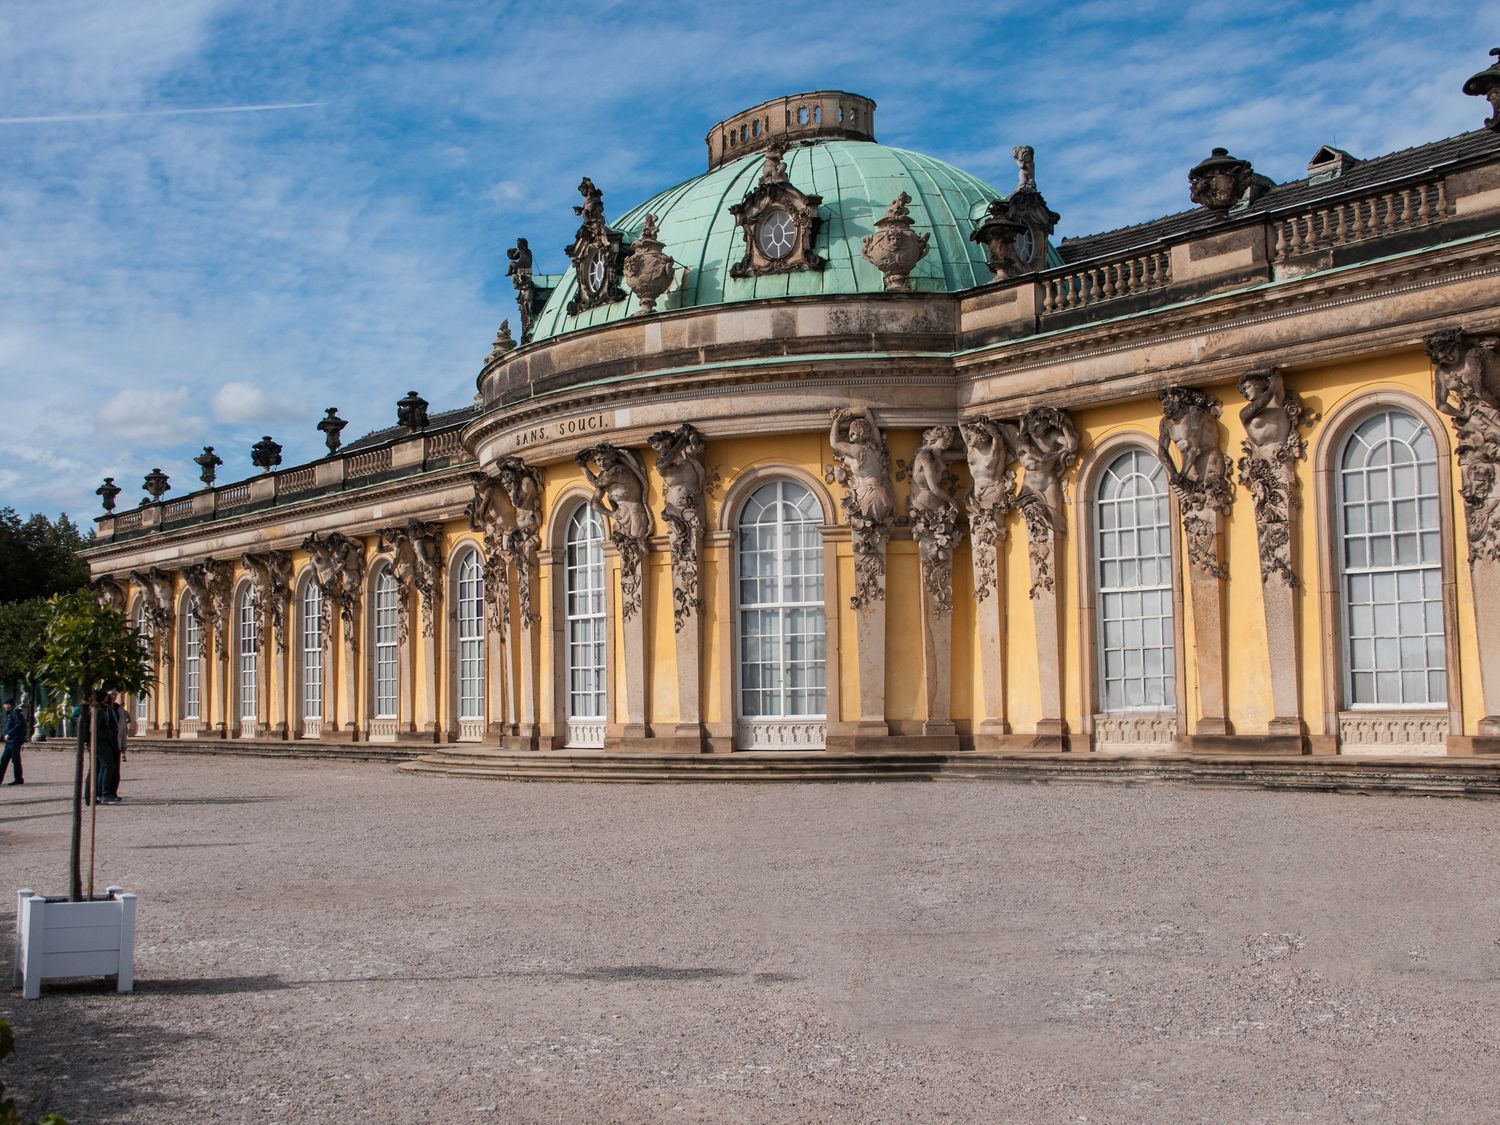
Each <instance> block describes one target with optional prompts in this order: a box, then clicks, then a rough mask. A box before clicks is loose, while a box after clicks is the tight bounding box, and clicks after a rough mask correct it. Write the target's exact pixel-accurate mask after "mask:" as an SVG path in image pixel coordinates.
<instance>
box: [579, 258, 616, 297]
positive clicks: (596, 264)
mask: <svg viewBox="0 0 1500 1125" xmlns="http://www.w3.org/2000/svg"><path fill="white" fill-rule="evenodd" d="M608 273H609V251H607V250H605V249H603V248H602V247H601V248H600V249H598V250H594V251H593V252H591V253H590V254H589V255H588V257H586V258H584V260H583V277H582V278H580V280H581V281H582V283H583V288H584V291H585V292H587V293H588V294H589V295H590V296H591V297H597V296H598V295H599V294H601V293H603V292H604V279H605V276H606V275H607V274H608Z"/></svg>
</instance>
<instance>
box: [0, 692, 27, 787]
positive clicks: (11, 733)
mask: <svg viewBox="0 0 1500 1125" xmlns="http://www.w3.org/2000/svg"><path fill="white" fill-rule="evenodd" d="M4 737H5V753H4V754H0V781H4V780H5V771H6V770H7V769H9V768H10V766H11V763H15V774H16V776H15V778H14V779H13V780H12V781H11V784H12V785H25V784H26V779H25V778H24V777H22V771H21V743H23V742H25V741H26V716H25V715H24V714H22V712H21V709H20V708H19V707H17V706H16V704H15V701H14V700H12V699H7V700H6V701H5V735H4Z"/></svg>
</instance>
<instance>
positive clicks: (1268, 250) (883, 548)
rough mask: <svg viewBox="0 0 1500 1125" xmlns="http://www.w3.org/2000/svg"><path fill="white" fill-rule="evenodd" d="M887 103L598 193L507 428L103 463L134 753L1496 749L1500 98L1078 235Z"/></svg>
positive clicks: (441, 421)
mask: <svg viewBox="0 0 1500 1125" xmlns="http://www.w3.org/2000/svg"><path fill="white" fill-rule="evenodd" d="M1497 91H1500V63H1497V64H1496V66H1495V67H1492V68H1491V69H1490V70H1487V71H1483V72H1481V73H1479V74H1476V75H1475V76H1474V78H1473V79H1471V80H1470V82H1469V83H1468V84H1467V85H1466V87H1465V92H1468V93H1474V94H1479V95H1482V96H1486V97H1488V98H1490V100H1491V101H1492V102H1495V103H1496V105H1497V106H1500V92H1497ZM1457 96H1458V94H1457V92H1456V91H1455V97H1457ZM875 109H876V107H875V103H874V102H872V101H871V100H869V99H868V98H864V97H860V96H858V95H854V94H849V93H843V92H839V91H819V92H816V93H808V94H801V95H797V96H793V97H787V98H778V99H776V100H774V101H769V102H766V103H764V104H762V105H758V106H755V107H754V108H752V109H749V110H746V111H745V112H743V113H740V114H738V115H736V116H734V117H731V118H728V119H727V120H725V121H722V122H720V123H719V124H717V125H715V126H714V127H713V129H712V130H711V131H710V132H709V134H708V138H707V141H708V167H707V170H706V171H705V172H704V173H703V174H702V175H700V176H697V177H696V178H694V179H691V180H688V181H687V182H685V183H682V184H678V185H677V186H675V187H672V188H668V189H667V190H665V191H662V192H661V193H660V194H658V195H656V196H654V197H652V198H650V199H647V200H646V201H644V202H641V203H639V204H638V205H636V206H634V207H633V208H631V209H630V210H626V211H623V212H621V213H619V214H614V213H612V207H613V205H611V208H606V204H605V199H604V192H603V191H602V190H601V186H596V185H595V184H594V183H593V182H592V181H591V180H589V179H587V178H585V179H584V180H583V181H582V183H581V184H580V186H579V193H580V195H579V202H578V205H577V206H576V207H574V210H575V211H576V213H577V214H578V216H579V226H578V231H577V235H576V238H575V240H574V242H573V244H572V245H571V246H569V247H568V249H567V256H568V265H567V269H566V272H564V273H562V274H561V275H544V274H543V273H541V272H540V271H539V269H535V268H534V267H533V261H532V253H531V249H530V247H529V246H528V245H527V243H526V241H525V240H524V239H522V240H519V241H518V242H517V244H516V246H515V248H514V249H512V250H511V251H510V252H509V256H510V279H511V282H512V283H513V285H514V288H515V290H516V297H517V313H516V315H515V317H514V323H515V324H516V325H517V326H518V330H516V331H514V332H512V330H511V328H510V325H509V323H507V324H506V325H502V327H501V330H500V333H499V336H498V337H497V339H496V340H495V342H494V345H493V349H492V350H491V352H490V353H489V356H488V358H487V359H486V361H485V362H484V364H483V369H482V370H481V371H480V372H479V377H478V383H479V390H480V394H479V395H478V396H476V400H475V404H474V405H472V406H461V407H459V408H457V409H452V410H447V411H432V412H429V410H428V404H427V403H426V402H425V401H424V400H422V399H421V397H420V396H418V395H417V394H416V393H415V392H412V393H411V394H409V395H407V396H406V397H405V398H403V399H402V400H401V401H400V402H399V403H398V404H397V424H396V425H395V426H392V427H391V428H389V429H386V430H381V431H379V432H376V433H373V434H370V435H368V436H366V437H364V438H361V439H360V440H358V441H354V442H351V443H348V444H343V443H342V442H341V435H340V430H341V429H342V426H343V423H342V420H341V419H339V418H338V416H337V413H336V411H334V410H332V409H330V410H328V412H327V416H326V417H325V418H324V419H323V420H322V422H320V423H319V429H321V430H322V431H323V432H324V434H325V435H326V437H327V444H328V449H329V452H328V455H327V456H326V457H324V458H322V459H321V460H318V461H315V462H313V463H310V464H305V465H297V466H291V467H283V466H281V465H280V464H279V461H280V453H279V448H278V447H277V445H276V443H275V442H273V441H272V440H271V439H270V438H267V439H265V440H264V441H262V442H261V443H259V444H258V445H257V446H256V449H255V461H256V464H257V465H259V466H261V467H263V468H264V470H265V471H264V472H263V473H262V474H261V475H259V476H257V477H255V478H253V479H249V480H241V481H234V482H232V483H227V484H226V483H217V482H216V480H215V473H216V468H217V465H218V463H219V461H218V458H217V457H216V456H215V455H214V454H213V452H212V450H211V449H207V450H205V452H204V455H203V456H202V457H200V458H198V463H199V465H200V466H201V467H202V469H203V480H204V485H203V487H201V488H198V489H197V490H196V491H190V492H186V493H182V492H180V491H179V492H177V493H173V494H172V495H171V496H170V497H168V495H167V491H168V485H169V482H168V481H167V480H166V478H165V476H164V475H163V474H161V473H160V472H153V473H152V474H151V475H150V476H148V477H147V479H146V485H145V486H146V489H147V491H148V493H149V494H150V499H148V500H147V501H145V502H143V503H141V504H140V505H139V506H136V507H132V508H129V509H128V510H120V511H115V510H113V509H114V501H115V496H116V495H117V493H118V492H119V491H120V490H119V489H118V487H117V486H115V485H114V484H113V482H112V481H107V482H106V484H105V486H104V487H103V488H101V490H100V491H101V495H103V496H104V500H105V506H106V514H105V515H103V516H102V517H101V518H100V519H99V520H98V540H97V543H96V545H94V546H93V547H92V548H91V549H90V551H89V552H88V560H89V563H90V565H91V567H92V570H93V573H94V575H95V577H96V579H97V580H98V587H99V589H100V591H101V596H103V597H107V598H109V599H110V600H112V601H114V602H115V604H117V605H119V606H120V607H121V608H123V609H125V610H126V612H127V613H128V614H129V616H130V619H131V620H132V621H133V622H134V623H136V625H137V627H138V628H139V630H140V631H141V632H142V633H143V634H145V635H146V636H147V637H149V638H150V644H151V646H152V648H153V650H154V652H155V653H156V655H157V658H158V661H157V668H158V677H157V682H156V686H155V690H154V691H152V692H151V693H150V694H149V695H148V696H143V697H141V698H139V699H136V700H133V701H132V708H133V714H134V717H135V721H136V723H137V726H138V728H139V731H140V735H141V736H142V737H153V738H174V739H255V740H266V739H272V740H291V739H306V740H318V741H321V742H325V743H328V742H334V743H338V742H351V741H353V742H365V741H369V742H403V741H420V742H424V743H473V744H477V745H478V746H480V747H495V748H505V749H508V750H513V751H518V750H531V751H537V752H539V753H545V752H552V751H559V750H570V749H584V748H598V749H602V750H604V751H606V752H609V751H617V752H622V753H631V752H642V751H660V752H680V753H712V754H719V753H728V752H732V751H739V750H789V751H824V752H831V753H837V752H859V753H878V752H881V751H887V750H889V751H892V752H901V753H910V752H915V751H920V750H932V751H941V752H945V753H946V752H954V751H979V752H985V751H1002V750H1003V751H1008V752H1009V751H1025V750H1042V751H1049V752H1058V751H1070V752H1072V753H1074V754H1087V753H1090V752H1118V751H1135V752H1148V753H1149V752H1173V751H1195V752H1205V753H1218V754H1228V753H1236V752H1242V753H1251V754H1266V753H1288V754H1346V755H1394V754H1448V755H1473V754H1483V753H1500V482H1497V479H1496V478H1497V474H1500V108H1497V109H1496V110H1495V113H1494V114H1493V115H1492V116H1491V117H1490V118H1489V120H1488V121H1487V122H1486V123H1485V127H1482V128H1478V129H1476V130H1475V131H1473V132H1469V133H1465V134H1463V135H1460V136H1456V137H1451V138H1448V139H1446V140H1437V141H1434V142H1432V143H1430V144H1425V145H1422V146H1419V147H1417V148H1411V149H1407V150H1404V151H1400V152H1394V153H1390V154H1387V155H1383V156H1382V155H1372V154H1359V155H1351V154H1350V153H1347V152H1343V151H1341V150H1339V149H1337V148H1333V147H1331V146H1324V147H1322V148H1319V149H1318V150H1317V151H1316V152H1314V153H1311V154H1309V155H1310V156H1311V160H1310V162H1309V164H1308V168H1307V176H1306V177H1305V178H1303V179H1299V180H1294V181H1292V182H1288V183H1274V182H1272V181H1271V180H1270V179H1268V178H1267V177H1265V176H1263V175H1261V174H1259V173H1257V172H1256V171H1255V170H1254V168H1253V167H1252V165H1251V164H1250V162H1249V161H1248V160H1245V159H1242V158H1240V157H1237V156H1234V155H1231V154H1229V153H1228V152H1226V151H1225V150H1223V149H1214V150H1213V151H1212V153H1211V155H1209V156H1207V157H1206V158H1205V159H1204V160H1203V161H1202V162H1201V163H1199V164H1198V165H1196V166H1195V167H1193V168H1192V169H1190V170H1189V169H1184V170H1183V172H1184V176H1183V179H1184V183H1183V187H1184V198H1185V201H1186V200H1187V199H1191V201H1192V202H1191V206H1189V207H1188V209H1186V210H1183V211H1181V212H1180V213H1177V214H1174V215H1169V216H1167V217H1165V218H1159V219H1155V220H1152V221H1149V222H1144V223H1142V224H1140V225H1138V226H1132V227H1127V228H1124V229H1121V230H1114V231H1108V232H1105V233H1101V234H1096V235H1090V236H1087V237H1081V238H1070V239H1062V240H1056V239H1054V237H1053V235H1054V231H1055V228H1056V224H1057V222H1058V219H1059V217H1058V215H1057V214H1056V213H1055V212H1053V211H1052V210H1051V209H1050V208H1049V207H1048V205H1047V202H1046V199H1045V198H1044V195H1043V187H1044V186H1045V176H1040V177H1039V176H1038V173H1037V170H1036V167H1035V161H1034V159H1033V153H1032V150H1031V149H1030V148H1026V147H1021V148H1017V149H1016V150H1015V155H1016V161H1017V166H1018V182H1017V183H1016V185H1015V186H1013V187H1010V188H1009V190H1003V189H1001V188H999V187H997V186H994V185H991V184H988V183H986V182H984V181H983V180H980V179H978V178H976V177H974V176H972V175H969V174H968V173H965V172H963V171H961V170H959V169H957V168H955V167H952V166H951V165H949V164H946V163H944V162H943V161H940V160H936V159H934V158H932V157H929V156H924V155H922V154H920V153H917V152H911V151H908V150H905V149H899V148H891V147H888V146H885V145H882V144H881V143H879V141H878V140H877V139H876V130H875V120H874V118H875ZM1475 116H1476V120H1477V119H1478V118H1479V116H1480V114H1479V113H1478V112H1476V115H1475ZM604 186H607V185H604ZM567 205H569V202H568V201H563V200H559V201H558V206H559V207H563V206H567Z"/></svg>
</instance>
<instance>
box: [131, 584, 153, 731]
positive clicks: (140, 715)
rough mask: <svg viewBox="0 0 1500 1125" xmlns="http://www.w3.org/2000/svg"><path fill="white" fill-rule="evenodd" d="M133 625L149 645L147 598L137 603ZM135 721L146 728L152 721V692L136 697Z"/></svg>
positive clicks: (149, 629) (132, 620)
mask: <svg viewBox="0 0 1500 1125" xmlns="http://www.w3.org/2000/svg"><path fill="white" fill-rule="evenodd" d="M131 625H132V627H133V628H134V629H135V635H136V636H138V637H140V638H141V640H142V641H143V642H144V643H145V644H146V645H147V646H148V647H149V646H150V644H151V622H150V620H149V618H148V617H147V616H146V599H145V598H140V599H138V600H137V601H136V603H135V614H134V615H133V616H132V618H131ZM135 721H136V725H137V726H139V727H142V728H144V727H145V725H146V724H147V723H149V722H150V721H151V693H150V691H143V692H141V693H140V694H139V695H137V696H136V697H135Z"/></svg>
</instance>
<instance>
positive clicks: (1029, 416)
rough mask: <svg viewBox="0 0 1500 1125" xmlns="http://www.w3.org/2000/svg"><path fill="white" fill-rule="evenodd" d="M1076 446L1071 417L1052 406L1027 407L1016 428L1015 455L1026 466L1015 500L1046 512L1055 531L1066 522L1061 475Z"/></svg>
mask: <svg viewBox="0 0 1500 1125" xmlns="http://www.w3.org/2000/svg"><path fill="white" fill-rule="evenodd" d="M1078 448H1079V439H1078V430H1077V429H1075V428H1074V426H1073V420H1072V419H1071V418H1069V417H1068V416H1067V414H1065V413H1063V412H1062V411H1061V410H1058V409H1057V408H1056V407H1054V406H1036V407H1033V408H1032V409H1030V410H1028V411H1027V412H1026V414H1025V416H1024V417H1022V419H1021V424H1020V426H1019V428H1018V429H1017V430H1016V459H1017V460H1018V461H1020V462H1021V467H1022V468H1023V469H1025V470H1026V474H1025V476H1024V477H1023V478H1022V480H1021V490H1020V493H1019V495H1018V497H1017V502H1018V503H1020V504H1022V505H1025V506H1027V507H1030V508H1033V509H1037V510H1039V511H1041V512H1043V513H1045V515H1046V518H1047V521H1048V525H1049V527H1050V528H1051V529H1052V530H1053V531H1056V532H1060V531H1062V530H1063V529H1064V526H1065V517H1064V513H1063V505H1064V504H1065V503H1067V499H1066V489H1065V486H1064V477H1065V475H1066V474H1067V472H1068V470H1069V469H1071V468H1072V467H1073V466H1074V465H1075V464H1077V462H1078ZM1027 518H1028V520H1029V519H1031V518H1032V517H1031V516H1030V515H1028V517H1027Z"/></svg>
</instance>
